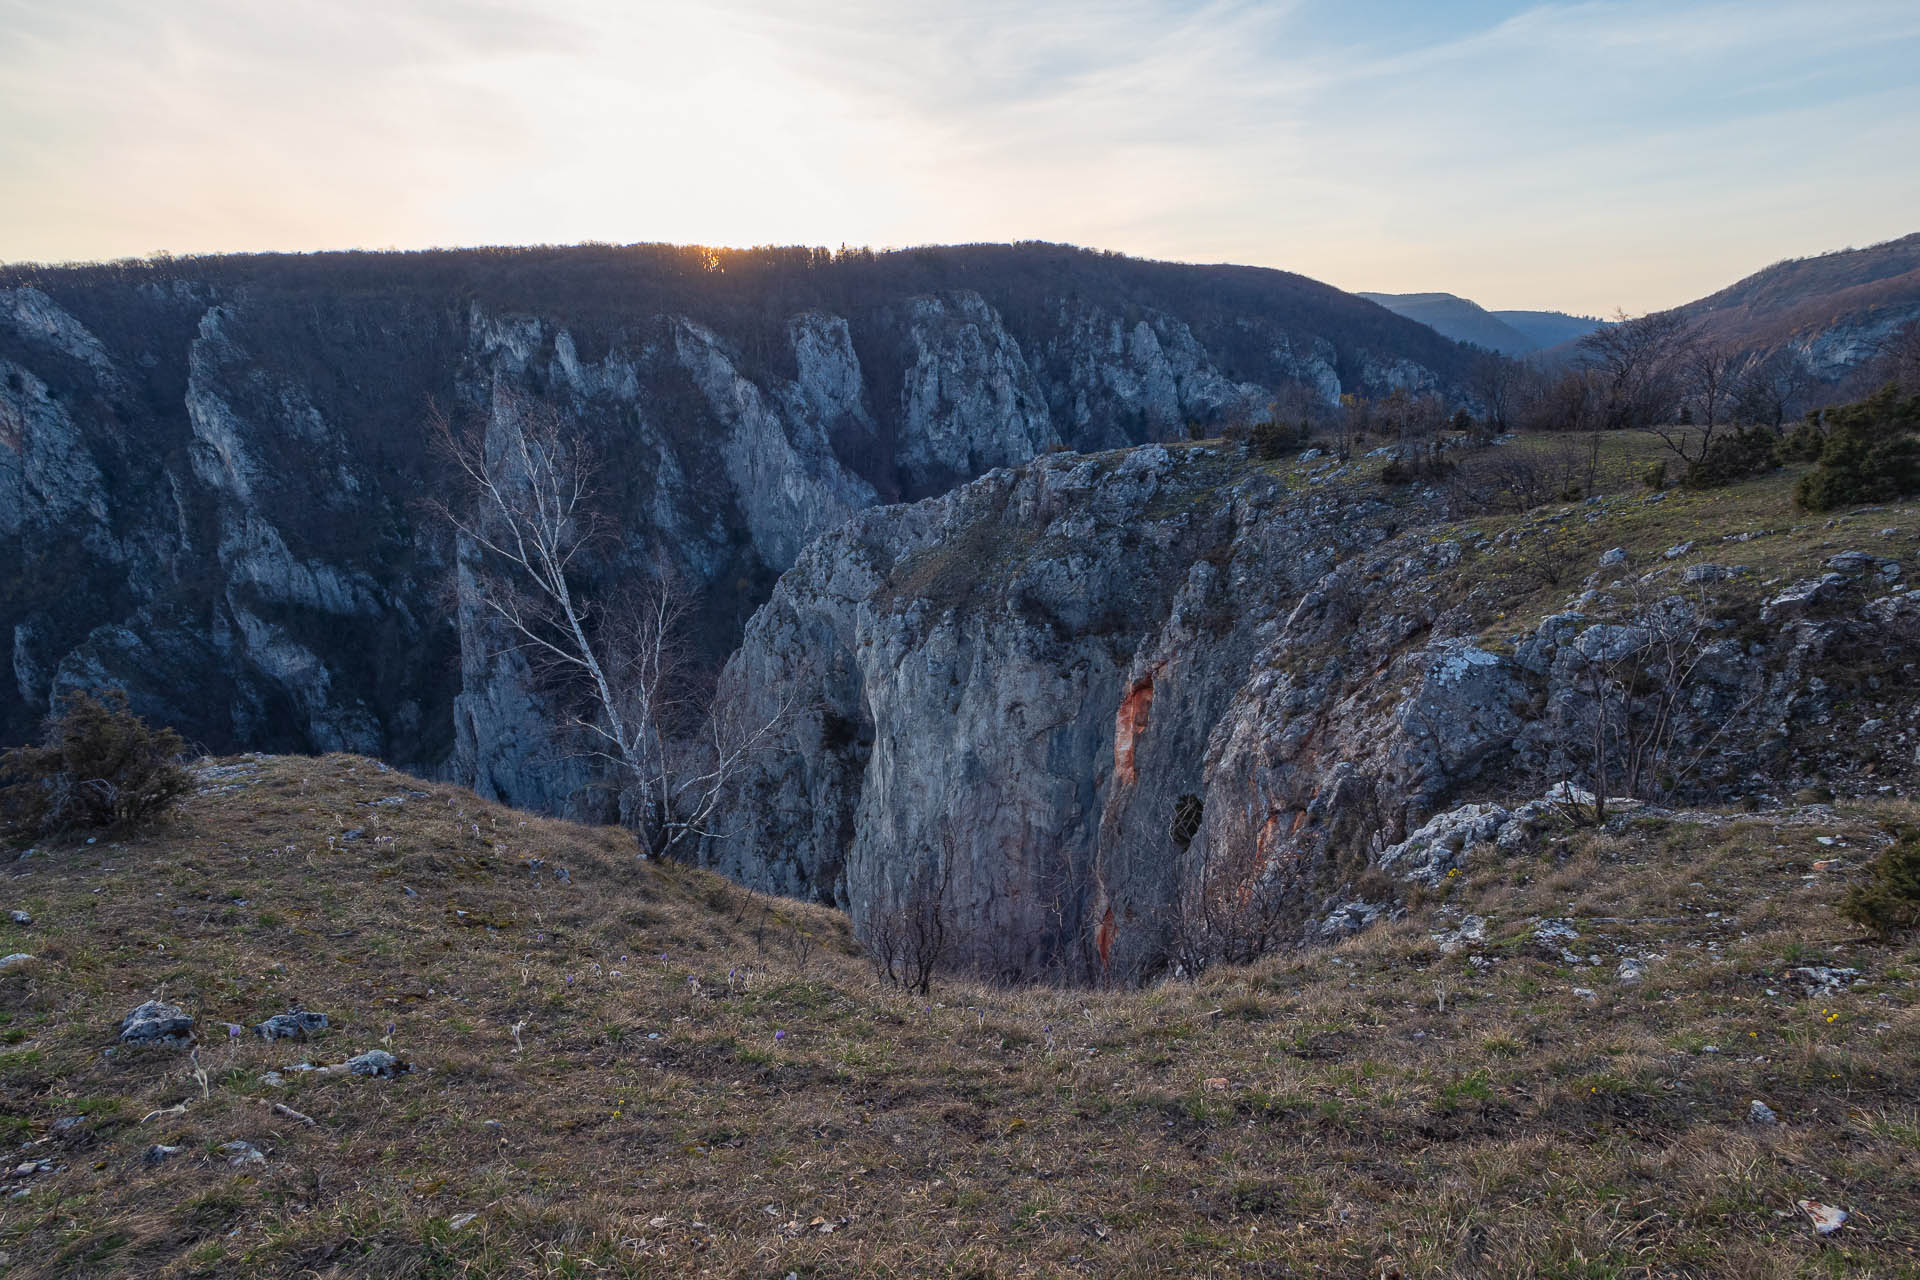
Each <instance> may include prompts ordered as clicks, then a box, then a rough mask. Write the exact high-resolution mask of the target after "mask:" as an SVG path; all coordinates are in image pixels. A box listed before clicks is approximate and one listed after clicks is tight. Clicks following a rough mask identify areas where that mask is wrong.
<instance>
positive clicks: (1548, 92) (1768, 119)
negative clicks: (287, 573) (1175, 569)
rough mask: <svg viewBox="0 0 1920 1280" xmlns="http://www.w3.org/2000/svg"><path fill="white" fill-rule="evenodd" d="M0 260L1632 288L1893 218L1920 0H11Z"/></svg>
mask: <svg viewBox="0 0 1920 1280" xmlns="http://www.w3.org/2000/svg"><path fill="white" fill-rule="evenodd" d="M0 20H4V22H5V24H6V29H7V30H8V31H9V33H10V37H11V38H10V39H9V41H8V42H7V43H6V47H5V48H4V49H0V171H4V172H6V173H8V175H9V180H8V183H7V198H6V199H5V200H4V201H0V260H6V261H22V260H40V261H48V260H63V259H103V258H112V257H120V256H138V255H142V254H145V253H148V252H150V251H153V250H159V249H165V250H169V251H172V252H174V253H189V252H223V251H248V250H296V251H297V250H310V249H325V248H355V247H359V248H386V247H399V248H420V247H429V246H453V245H472V244H522V243H549V244H555V243H572V242H577V241H581V240H605V241H613V242H619V243H627V242H633V241H674V242H694V243H705V244H717V245H733V246H745V245H752V244H765V243H781V244H793V243H804V244H823V245H839V244H842V243H850V244H870V245H874V246H876V247H882V246H899V245H909V244H925V243H950V242H965V241H994V240H1017V239H1044V240H1057V241H1068V242H1072V243H1078V244H1085V245H1090V246H1093V247H1096V248H1103V249H1115V250H1119V251H1121V252H1127V253H1134V254H1140V255H1144V256H1150V257H1157V258H1168V259H1175V260H1183V261H1232V262H1245V263H1253V264H1258V265H1264V266H1274V267H1281V268H1284V269H1287V270H1291V271H1298V272H1302V273H1303V274H1306V275H1309V276H1313V277H1316V278H1318V279H1322V280H1325V281H1327V282H1329V283H1331V284H1334V285H1337V286H1339V287H1341V288H1346V289H1352V290H1382V291H1392V292H1419V291H1428V290H1436V291H1438V290H1444V291H1448V292H1453V293H1459V294H1462V295H1464V296H1467V297H1471V298H1474V299H1475V300H1476V301H1479V302H1481V303H1482V304H1483V305H1486V306H1489V307H1496V308H1540V309H1557V310H1567V311H1575V312H1585V313H1591V314H1611V313H1612V312H1614V311H1615V310H1616V309H1624V310H1626V311H1628V312H1630V313H1637V312H1640V311H1645V310H1651V309H1655V308H1659V307H1664V306H1670V305H1674V304H1677V303H1680V302H1684V301H1687V300H1689V299H1691V298H1694V297H1698V296H1700V295H1702V294H1705V293H1708V292H1711V291H1713V290H1714V289H1717V288H1720V287H1722V286H1724V285H1726V284H1728V283H1730V282H1732V281H1733V280H1734V279H1737V278H1738V277H1740V276H1743V275H1746V274H1748V273H1750V272H1752V271H1754V270H1757V269H1759V268H1760V267H1763V266H1765V265H1767V264H1768V263H1769V262H1772V261H1775V260H1777V259H1779V258H1782V257H1787V256H1802V255H1807V254H1813V253H1819V252H1823V251H1829V250H1833V249H1839V248H1843V247H1847V246H1849V245H1864V244H1867V243H1871V242H1874V241H1878V240H1883V239H1889V238H1892V237H1895V236H1898V235H1902V234H1906V233H1908V232H1912V231H1915V230H1920V166H1916V165H1914V164H1913V163H1912V161H1911V157H1912V156H1914V155H1920V78H1916V77H1915V76H1913V75H1912V73H1911V70H1910V68H1911V67H1912V66H1913V65H1916V61H1915V59H1916V57H1917V56H1920V6H1915V5H1912V4H1897V3H1891V2H1889V0H1833V3H1831V4H1830V5H1825V6H1821V7H1820V8H1819V11H1818V12H1815V11H1813V9H1812V8H1811V7H1810V6H1806V5H1798V4H1789V3H1766V2H1764V0H1762V2H1756V3H1751V4H1744V5H1731V4H1699V3H1690V4H1653V3H1641V2H1637V0H1604V2H1594V3H1578V4H1554V5H1539V4H1522V3H1502V2H1499V0H1467V2H1466V3H1462V4H1459V5H1457V6H1438V7H1434V6H1421V5H1407V4H1398V3H1396V2H1395V0H1359V2H1358V3H1355V4H1348V5H1328V4H1317V3H1308V2H1307V0H1298V2H1293V0H1287V2H1282V3H1250V2H1208V0H1067V2H1064V3H1060V4H1053V5H1048V4H1039V5H1035V4H1015V3H1010V2H1009V0H980V2H979V3H978V4H976V5H975V6H974V7H973V8H971V9H968V10H966V11H963V12H955V11H951V10H949V9H945V8H935V7H932V6H923V5H915V4H893V5H884V4H880V3H878V0H818V2H817V3H812V4H801V3H784V4H776V3H773V2H772V0H729V2H726V3H715V4H687V5H665V4H653V3H633V4H619V3H613V2H612V0H565V2H563V3H552V4H545V5H533V4H529V3H522V2H521V0H392V2H390V3H383V4H375V3H372V0H335V2H334V3H328V4H321V3H312V2H310V0H286V2H285V3H281V4H276V5H271V6H268V5H260V4H256V3H250V2H249V0H182V2H181V3H178V4H175V5H169V6H165V7H164V8H162V7H156V6H142V5H137V4H134V3H132V2H131V0H69V2H68V3H65V4H61V5H58V6H55V5H51V4H46V3H40V2H38V0H0Z"/></svg>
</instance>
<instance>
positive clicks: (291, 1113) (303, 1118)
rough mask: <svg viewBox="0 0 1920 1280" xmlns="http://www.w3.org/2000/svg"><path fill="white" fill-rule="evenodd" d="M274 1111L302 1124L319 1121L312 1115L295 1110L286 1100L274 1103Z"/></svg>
mask: <svg viewBox="0 0 1920 1280" xmlns="http://www.w3.org/2000/svg"><path fill="white" fill-rule="evenodd" d="M273 1111H274V1114H275V1115H282V1116H285V1117H286V1118H287V1119H289V1120H298V1121H299V1122H300V1123H301V1124H304V1125H312V1124H316V1123H318V1122H317V1121H315V1120H314V1118H313V1117H312V1116H309V1115H303V1114H301V1113H300V1112H298V1111H295V1110H294V1109H293V1108H292V1107H290V1106H288V1105H287V1104H286V1103H284V1102H276V1103H274V1104H273Z"/></svg>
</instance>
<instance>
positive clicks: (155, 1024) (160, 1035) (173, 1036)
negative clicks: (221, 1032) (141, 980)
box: [120, 1000, 193, 1046]
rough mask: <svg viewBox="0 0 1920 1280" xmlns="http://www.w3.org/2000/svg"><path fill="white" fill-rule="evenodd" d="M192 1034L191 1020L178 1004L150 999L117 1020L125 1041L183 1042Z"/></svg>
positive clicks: (137, 1042) (139, 1042)
mask: <svg viewBox="0 0 1920 1280" xmlns="http://www.w3.org/2000/svg"><path fill="white" fill-rule="evenodd" d="M192 1036H193V1019H192V1018H191V1017H190V1016H188V1014H187V1013H186V1012H185V1011H184V1010H183V1009H181V1008H180V1006H179V1005H174V1004H163V1003H162V1002H160V1001H158V1000H149V1001H147V1002H146V1003H145V1004H143V1005H141V1006H140V1007H139V1008H137V1009H135V1010H134V1011H133V1012H132V1013H129V1014H128V1015H127V1016H126V1017H125V1018H123V1019H122V1020H121V1022H120V1039H121V1040H122V1041H123V1042H124V1043H126V1044H164V1045H176V1046H177V1045H183V1044H185V1043H187V1041H188V1040H189V1039H191V1038H192Z"/></svg>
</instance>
